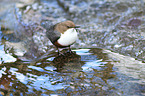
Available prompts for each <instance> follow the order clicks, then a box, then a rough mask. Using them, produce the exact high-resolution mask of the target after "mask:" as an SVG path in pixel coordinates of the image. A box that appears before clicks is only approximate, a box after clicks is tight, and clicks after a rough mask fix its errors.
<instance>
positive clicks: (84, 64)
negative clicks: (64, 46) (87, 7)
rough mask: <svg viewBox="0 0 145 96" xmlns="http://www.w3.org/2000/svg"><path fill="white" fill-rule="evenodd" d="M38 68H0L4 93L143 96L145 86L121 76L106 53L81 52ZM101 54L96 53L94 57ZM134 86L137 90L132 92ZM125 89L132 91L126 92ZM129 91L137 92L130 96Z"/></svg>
mask: <svg viewBox="0 0 145 96" xmlns="http://www.w3.org/2000/svg"><path fill="white" fill-rule="evenodd" d="M73 51H74V52H73V53H68V52H65V53H64V54H63V55H60V56H57V55H56V57H54V56H51V57H49V58H47V59H46V60H44V61H41V62H37V63H36V64H30V63H24V64H22V62H21V63H20V62H19V61H18V62H15V63H7V64H2V65H1V66H0V91H1V94H3V95H4V94H5V95H8V94H9V95H54V94H55V95H56V94H57V95H74V94H76V95H101V96H102V95H109V96H112V95H131V94H136V95H141V96H142V94H141V93H144V87H143V85H140V84H138V83H133V82H130V81H132V80H133V81H138V80H137V79H133V78H130V77H128V76H125V75H123V74H121V73H120V72H117V68H116V67H114V65H113V64H111V61H108V59H107V54H106V53H102V49H96V48H95V49H77V50H73ZM95 51H97V52H98V53H97V54H98V55H95V54H96V53H93V52H95ZM75 52H76V53H75ZM133 86H136V87H134V88H132V87H133ZM124 88H128V91H126V90H125V89H124ZM129 90H133V91H131V92H129Z"/></svg>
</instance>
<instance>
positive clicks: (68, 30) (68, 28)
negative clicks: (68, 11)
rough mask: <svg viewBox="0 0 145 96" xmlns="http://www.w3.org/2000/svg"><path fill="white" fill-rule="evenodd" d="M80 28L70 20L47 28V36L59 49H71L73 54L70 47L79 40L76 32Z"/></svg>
mask: <svg viewBox="0 0 145 96" xmlns="http://www.w3.org/2000/svg"><path fill="white" fill-rule="evenodd" d="M78 27H79V26H76V25H75V24H74V23H73V22H72V21H69V20H68V21H64V22H60V23H57V24H55V25H53V26H51V27H49V29H48V28H47V29H48V30H47V32H46V35H47V37H48V38H49V39H50V41H51V42H52V43H53V45H55V46H56V48H57V49H58V48H64V47H69V52H71V49H70V45H72V44H73V43H74V42H75V41H76V39H77V38H78V34H77V30H76V28H78ZM58 54H59V49H58Z"/></svg>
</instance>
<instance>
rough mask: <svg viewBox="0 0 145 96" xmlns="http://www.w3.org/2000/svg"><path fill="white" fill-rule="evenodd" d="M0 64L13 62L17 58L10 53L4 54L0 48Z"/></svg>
mask: <svg viewBox="0 0 145 96" xmlns="http://www.w3.org/2000/svg"><path fill="white" fill-rule="evenodd" d="M0 59H1V60H0V64H2V63H10V62H15V61H16V60H17V59H16V58H14V57H13V56H11V55H10V54H6V53H5V51H3V50H0Z"/></svg>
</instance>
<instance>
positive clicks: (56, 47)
mask: <svg viewBox="0 0 145 96" xmlns="http://www.w3.org/2000/svg"><path fill="white" fill-rule="evenodd" d="M56 48H57V50H58V55H59V54H60V52H59V48H58V47H56Z"/></svg>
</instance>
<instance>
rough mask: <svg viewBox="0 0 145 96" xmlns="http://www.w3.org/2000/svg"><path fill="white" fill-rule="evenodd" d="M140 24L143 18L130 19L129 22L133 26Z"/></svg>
mask: <svg viewBox="0 0 145 96" xmlns="http://www.w3.org/2000/svg"><path fill="white" fill-rule="evenodd" d="M140 25H141V20H140V19H136V18H133V19H130V20H129V23H128V26H132V27H138V26H140Z"/></svg>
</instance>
